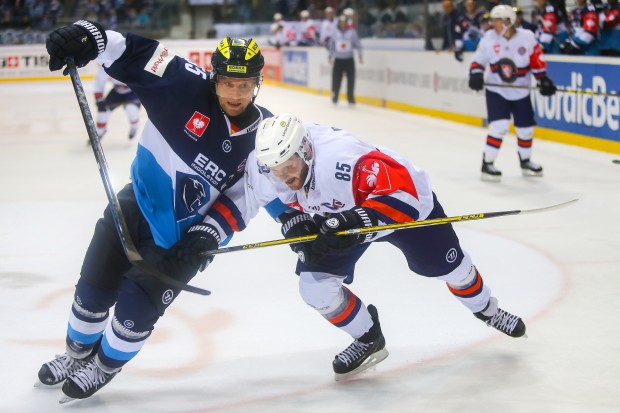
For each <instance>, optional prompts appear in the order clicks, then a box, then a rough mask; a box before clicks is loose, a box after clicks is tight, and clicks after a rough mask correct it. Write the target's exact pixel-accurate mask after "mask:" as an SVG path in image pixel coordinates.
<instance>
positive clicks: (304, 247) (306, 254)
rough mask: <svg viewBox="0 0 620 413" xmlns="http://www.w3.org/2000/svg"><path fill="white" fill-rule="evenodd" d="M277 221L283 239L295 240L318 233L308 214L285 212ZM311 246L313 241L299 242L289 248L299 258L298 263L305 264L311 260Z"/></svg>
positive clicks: (317, 228)
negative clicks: (280, 226)
mask: <svg viewBox="0 0 620 413" xmlns="http://www.w3.org/2000/svg"><path fill="white" fill-rule="evenodd" d="M279 219H280V222H282V235H284V238H297V237H304V236H306V235H316V234H318V233H319V227H318V226H317V225H316V223H315V222H314V220H313V219H312V216H310V214H302V213H299V212H292V213H291V212H285V213H284V214H282V215H280V217H279ZM312 244H313V241H307V242H299V243H297V244H290V247H291V249H292V250H293V251H294V252H295V253H296V254H297V256H298V257H299V261H301V262H303V263H306V264H307V263H309V262H310V261H311V260H312V258H313V257H312Z"/></svg>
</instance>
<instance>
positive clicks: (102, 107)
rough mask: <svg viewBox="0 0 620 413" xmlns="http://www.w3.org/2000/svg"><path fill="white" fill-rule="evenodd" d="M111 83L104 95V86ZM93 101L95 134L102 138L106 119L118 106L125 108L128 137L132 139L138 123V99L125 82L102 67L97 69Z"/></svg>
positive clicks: (106, 122) (105, 128) (136, 131)
mask: <svg viewBox="0 0 620 413" xmlns="http://www.w3.org/2000/svg"><path fill="white" fill-rule="evenodd" d="M108 83H111V84H112V90H110V92H109V93H108V94H107V96H104V95H105V92H106V86H107V85H108ZM94 90H95V102H96V104H97V120H96V122H95V124H96V126H97V135H99V139H101V138H103V135H105V133H106V131H107V125H108V119H109V118H110V115H111V114H112V112H113V111H114V109H116V108H118V107H119V106H121V105H122V106H123V107H124V108H125V112H126V113H127V119H128V120H129V139H133V138H134V136H136V133H138V126H140V125H139V123H140V99H139V98H138V95H136V94H135V92H133V91H132V90H131V89H129V87H127V85H126V84H124V83H123V82H119V81H118V80H116V79H114V78H113V77H111V76H110V75H108V74H107V73H106V72H105V70H103V67H101V68H100V69H99V71H98V72H97V75H96V76H95V85H94Z"/></svg>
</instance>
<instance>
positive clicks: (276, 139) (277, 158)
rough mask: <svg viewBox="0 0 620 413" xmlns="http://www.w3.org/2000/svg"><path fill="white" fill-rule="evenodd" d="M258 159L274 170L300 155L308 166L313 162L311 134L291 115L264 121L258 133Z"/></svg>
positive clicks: (281, 115) (277, 116) (278, 116)
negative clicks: (275, 167) (294, 156)
mask: <svg viewBox="0 0 620 413" xmlns="http://www.w3.org/2000/svg"><path fill="white" fill-rule="evenodd" d="M255 153H256V159H257V160H258V162H259V163H260V164H262V165H264V166H267V167H269V168H273V167H274V166H276V165H279V164H281V163H283V162H286V161H287V160H289V159H290V158H291V157H292V156H293V155H295V154H299V156H300V157H301V159H303V161H304V162H306V164H308V165H309V164H310V161H311V160H312V143H311V141H310V134H309V133H308V130H307V129H306V127H305V126H304V124H303V123H302V121H301V120H300V119H299V118H298V117H297V116H295V115H293V114H291V113H281V114H279V115H276V116H273V117H271V118H267V119H264V120H263V121H262V122H261V123H260V125H258V130H257V132H256V151H255Z"/></svg>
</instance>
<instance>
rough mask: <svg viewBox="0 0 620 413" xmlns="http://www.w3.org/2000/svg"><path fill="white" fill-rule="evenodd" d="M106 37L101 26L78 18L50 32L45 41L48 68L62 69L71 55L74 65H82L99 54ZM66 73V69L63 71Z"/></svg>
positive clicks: (104, 44) (103, 48)
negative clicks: (48, 59) (48, 56)
mask: <svg viewBox="0 0 620 413" xmlns="http://www.w3.org/2000/svg"><path fill="white" fill-rule="evenodd" d="M107 42H108V38H107V36H106V34H105V30H104V29H103V26H101V25H100V24H99V23H94V22H91V21H88V20H79V21H77V22H75V23H73V24H70V25H68V26H64V27H61V28H60V29H56V30H54V31H53V32H51V33H50V34H49V35H48V36H47V39H46V41H45V47H46V48H47V53H49V55H50V61H49V68H50V70H51V71H52V72H53V71H55V70H60V69H62V68H63V67H64V66H65V65H66V64H67V63H66V59H67V57H70V56H73V58H74V61H75V66H76V67H83V66H86V65H87V64H88V62H90V61H91V60H93V59H95V58H96V57H97V56H99V54H101V53H102V52H103V51H104V50H105V47H106V44H107ZM63 73H64V74H67V71H66V70H65V72H63Z"/></svg>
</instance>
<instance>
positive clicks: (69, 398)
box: [58, 394, 79, 404]
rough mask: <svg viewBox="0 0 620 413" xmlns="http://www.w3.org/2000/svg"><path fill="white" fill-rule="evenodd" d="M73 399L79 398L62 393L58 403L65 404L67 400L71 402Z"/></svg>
mask: <svg viewBox="0 0 620 413" xmlns="http://www.w3.org/2000/svg"><path fill="white" fill-rule="evenodd" d="M74 400H79V399H74V398H73V397H69V396H67V395H66V394H65V395H63V396H62V397H61V398H60V400H58V404H67V403H69V402H72V401H74Z"/></svg>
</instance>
